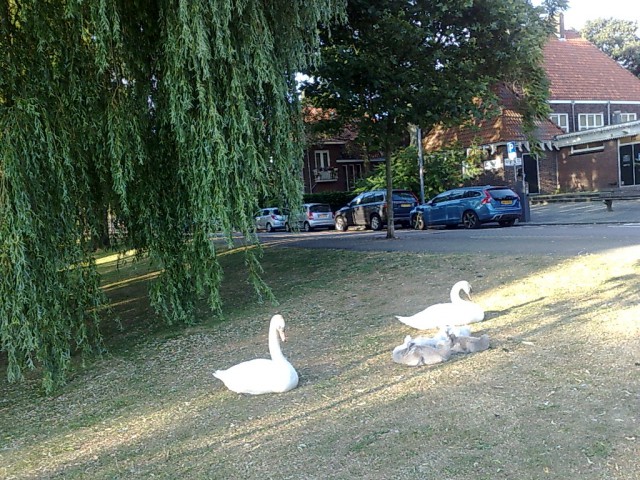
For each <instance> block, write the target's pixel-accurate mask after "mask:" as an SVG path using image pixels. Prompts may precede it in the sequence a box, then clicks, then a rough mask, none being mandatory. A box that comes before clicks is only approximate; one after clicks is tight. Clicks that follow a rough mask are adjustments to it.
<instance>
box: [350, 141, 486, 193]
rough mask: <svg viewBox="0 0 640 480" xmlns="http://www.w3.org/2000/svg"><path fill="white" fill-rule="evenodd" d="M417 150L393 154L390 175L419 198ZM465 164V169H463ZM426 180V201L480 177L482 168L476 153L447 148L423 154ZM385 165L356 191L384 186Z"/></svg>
mask: <svg viewBox="0 0 640 480" xmlns="http://www.w3.org/2000/svg"><path fill="white" fill-rule="evenodd" d="M417 158H418V149H417V148H416V147H415V146H409V147H406V148H401V149H400V150H398V151H396V152H395V153H394V154H393V155H392V156H391V175H392V177H393V185H394V188H402V189H406V190H411V191H412V192H414V193H415V194H416V196H417V197H418V198H420V189H421V186H420V168H419V164H418V161H417V160H416V159H417ZM462 166H464V168H462ZM423 170H424V176H423V183H424V195H425V201H426V200H428V199H430V198H431V197H434V196H435V195H437V194H438V193H440V192H442V191H443V190H448V189H450V188H454V187H458V186H460V185H463V184H464V183H465V182H466V181H468V180H470V179H472V178H474V177H475V176H477V175H478V174H479V173H480V172H481V171H482V170H481V167H480V161H479V159H478V158H477V156H475V157H474V156H468V155H467V153H466V151H465V149H463V148H455V146H452V148H448V149H445V150H441V151H438V152H427V153H425V154H423ZM385 173H386V172H385V168H384V165H377V166H376V168H375V169H374V170H373V172H371V174H370V175H368V176H366V177H364V178H363V179H361V180H360V181H359V182H358V184H357V186H356V189H355V190H354V192H355V193H359V192H364V191H367V190H377V189H381V188H385V185H386V175H385Z"/></svg>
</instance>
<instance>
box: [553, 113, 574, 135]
mask: <svg viewBox="0 0 640 480" xmlns="http://www.w3.org/2000/svg"><path fill="white" fill-rule="evenodd" d="M549 120H551V121H552V122H553V123H555V124H556V125H558V126H559V127H560V128H561V129H562V130H564V131H565V132H569V115H568V114H566V113H552V114H551V115H549Z"/></svg>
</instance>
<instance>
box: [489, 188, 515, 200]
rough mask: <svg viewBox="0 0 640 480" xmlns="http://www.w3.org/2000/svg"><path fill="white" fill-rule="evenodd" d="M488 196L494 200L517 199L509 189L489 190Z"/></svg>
mask: <svg viewBox="0 0 640 480" xmlns="http://www.w3.org/2000/svg"><path fill="white" fill-rule="evenodd" d="M489 194H490V195H491V197H493V198H495V199H496V200H503V199H507V198H518V195H517V194H516V192H514V191H513V190H511V189H510V188H492V189H490V190H489Z"/></svg>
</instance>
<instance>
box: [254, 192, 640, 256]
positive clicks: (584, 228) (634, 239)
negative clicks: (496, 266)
mask: <svg viewBox="0 0 640 480" xmlns="http://www.w3.org/2000/svg"><path fill="white" fill-rule="evenodd" d="M613 207H614V209H613V212H608V211H607V210H606V208H605V206H604V205H603V204H602V203H600V202H576V203H558V204H548V205H532V206H531V221H530V222H528V223H521V224H519V225H516V226H514V227H510V228H500V227H497V226H493V225H489V226H484V227H483V228H481V229H478V230H464V229H456V230H446V229H429V230H425V231H416V230H410V229H397V230H396V236H397V238H395V239H387V238H386V232H385V231H381V232H371V231H367V230H364V231H358V230H349V231H348V232H335V231H319V232H311V233H271V234H263V235H261V240H262V242H263V243H264V244H270V243H274V244H280V245H283V246H292V247H302V248H338V249H346V250H354V251H389V252H392V251H408V252H425V253H472V254H500V253H502V254H507V255H527V254H539V255H561V256H575V255H584V254H589V253H598V252H602V251H605V250H610V249H615V248H623V247H634V246H635V247H638V246H640V201H635V200H634V201H624V202H614V206H613Z"/></svg>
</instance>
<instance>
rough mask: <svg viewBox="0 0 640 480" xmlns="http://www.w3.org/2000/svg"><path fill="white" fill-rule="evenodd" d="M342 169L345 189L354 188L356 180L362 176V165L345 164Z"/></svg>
mask: <svg viewBox="0 0 640 480" xmlns="http://www.w3.org/2000/svg"><path fill="white" fill-rule="evenodd" d="M344 171H345V182H346V185H347V190H353V189H354V188H356V182H357V181H358V180H359V179H361V178H362V165H359V164H351V165H345V166H344Z"/></svg>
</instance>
